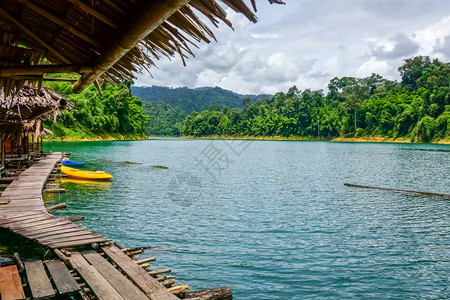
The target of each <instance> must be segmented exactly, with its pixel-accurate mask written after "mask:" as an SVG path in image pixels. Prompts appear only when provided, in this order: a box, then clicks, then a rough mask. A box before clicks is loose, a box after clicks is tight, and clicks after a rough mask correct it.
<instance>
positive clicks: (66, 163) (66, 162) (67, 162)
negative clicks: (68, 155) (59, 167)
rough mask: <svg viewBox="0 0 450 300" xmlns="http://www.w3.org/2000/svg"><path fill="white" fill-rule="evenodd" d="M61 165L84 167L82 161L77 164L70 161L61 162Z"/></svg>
mask: <svg viewBox="0 0 450 300" xmlns="http://www.w3.org/2000/svg"><path fill="white" fill-rule="evenodd" d="M61 163H62V164H63V165H65V166H82V165H84V161H80V162H77V161H71V160H63V161H62V162H61Z"/></svg>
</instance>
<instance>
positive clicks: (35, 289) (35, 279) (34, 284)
mask: <svg viewBox="0 0 450 300" xmlns="http://www.w3.org/2000/svg"><path fill="white" fill-rule="evenodd" d="M24 264H25V269H26V271H27V278H28V283H29V285H30V290H31V294H32V295H33V297H34V298H37V299H42V298H46V297H53V296H55V291H54V290H53V287H52V284H51V282H50V279H48V277H47V273H46V272H45V269H44V265H43V264H42V261H40V260H36V261H30V262H25V263H24Z"/></svg>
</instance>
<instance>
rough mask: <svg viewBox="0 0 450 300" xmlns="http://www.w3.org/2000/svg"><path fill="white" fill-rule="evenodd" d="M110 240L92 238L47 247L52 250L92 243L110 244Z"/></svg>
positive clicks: (51, 244) (48, 244) (56, 243)
mask: <svg viewBox="0 0 450 300" xmlns="http://www.w3.org/2000/svg"><path fill="white" fill-rule="evenodd" d="M108 241H110V239H107V238H104V237H99V238H92V239H85V240H79V241H78V240H76V241H69V242H63V243H59V242H55V243H47V244H46V245H47V246H49V247H50V248H66V247H75V246H81V245H86V244H91V243H104V242H108Z"/></svg>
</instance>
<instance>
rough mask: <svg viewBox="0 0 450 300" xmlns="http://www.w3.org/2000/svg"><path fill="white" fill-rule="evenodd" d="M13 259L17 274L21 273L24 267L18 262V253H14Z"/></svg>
mask: <svg viewBox="0 0 450 300" xmlns="http://www.w3.org/2000/svg"><path fill="white" fill-rule="evenodd" d="M13 258H14V261H15V262H16V265H17V269H18V271H19V273H20V272H22V271H23V270H24V269H25V266H24V265H23V262H22V261H21V260H20V257H19V253H17V252H14V253H13Z"/></svg>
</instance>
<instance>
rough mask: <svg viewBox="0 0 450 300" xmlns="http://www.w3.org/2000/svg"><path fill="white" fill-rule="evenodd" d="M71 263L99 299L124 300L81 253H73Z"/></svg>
mask: <svg viewBox="0 0 450 300" xmlns="http://www.w3.org/2000/svg"><path fill="white" fill-rule="evenodd" d="M70 262H71V264H72V266H73V268H74V269H76V270H77V272H78V273H80V275H81V277H83V279H84V280H85V281H86V283H87V284H88V285H89V287H90V288H91V290H92V292H93V293H94V294H95V296H97V298H99V299H100V300H103V299H105V300H111V299H117V300H120V299H123V298H122V296H120V294H119V293H118V292H117V291H116V290H115V289H114V288H113V287H112V286H111V284H109V282H108V281H107V280H106V279H105V278H104V277H103V276H102V275H101V274H100V273H99V272H98V271H97V269H95V268H94V267H93V266H91V265H90V264H89V263H88V262H87V261H86V259H85V258H84V257H83V256H82V255H81V254H80V253H78V252H72V256H71V257H70Z"/></svg>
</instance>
